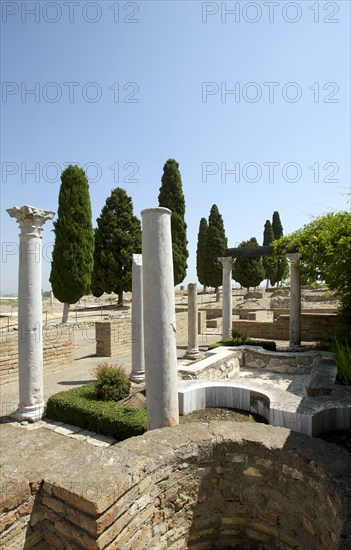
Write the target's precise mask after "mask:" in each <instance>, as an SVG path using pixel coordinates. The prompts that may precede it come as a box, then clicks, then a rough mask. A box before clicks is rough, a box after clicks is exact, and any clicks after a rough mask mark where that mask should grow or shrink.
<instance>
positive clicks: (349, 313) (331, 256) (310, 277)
mask: <svg viewBox="0 0 351 550" xmlns="http://www.w3.org/2000/svg"><path fill="white" fill-rule="evenodd" d="M274 246H275V251H276V253H277V254H282V253H283V254H284V253H286V252H290V251H293V252H300V253H301V259H300V261H299V268H300V273H301V277H302V280H303V281H304V282H307V283H313V282H315V281H317V282H324V283H325V284H326V285H328V287H329V289H330V290H332V291H333V292H334V293H335V294H336V295H337V296H338V297H339V298H340V301H341V307H340V313H339V318H338V325H337V333H336V336H337V338H338V340H339V341H340V342H344V341H345V340H348V341H349V343H350V341H351V267H350V266H351V212H346V211H344V212H337V213H329V214H326V215H324V216H320V217H318V218H316V219H315V220H313V221H312V222H311V223H309V224H307V225H305V226H304V227H303V228H302V229H299V230H297V231H295V232H294V233H292V234H291V235H288V236H286V237H282V238H280V239H279V240H277V241H275V242H274Z"/></svg>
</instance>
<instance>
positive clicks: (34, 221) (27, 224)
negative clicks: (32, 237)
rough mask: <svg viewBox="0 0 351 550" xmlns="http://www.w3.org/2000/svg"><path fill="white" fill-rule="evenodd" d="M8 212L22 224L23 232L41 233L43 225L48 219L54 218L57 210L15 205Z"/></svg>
mask: <svg viewBox="0 0 351 550" xmlns="http://www.w3.org/2000/svg"><path fill="white" fill-rule="evenodd" d="M7 212H8V214H9V216H11V218H15V219H16V221H17V223H18V225H19V226H20V229H21V233H33V234H36V235H37V236H39V235H40V233H41V230H42V227H43V225H44V223H45V222H46V221H47V220H52V218H53V217H54V215H55V212H52V211H51V210H41V209H40V208H35V207H34V206H28V205H25V206H21V207H19V206H14V207H13V208H8V209H7Z"/></svg>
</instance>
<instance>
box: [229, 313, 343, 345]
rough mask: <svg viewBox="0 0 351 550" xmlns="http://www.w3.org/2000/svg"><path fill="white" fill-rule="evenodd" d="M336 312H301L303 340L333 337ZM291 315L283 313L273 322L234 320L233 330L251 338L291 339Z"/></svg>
mask: <svg viewBox="0 0 351 550" xmlns="http://www.w3.org/2000/svg"><path fill="white" fill-rule="evenodd" d="M335 321H336V315H334V314H326V313H323V314H310V313H302V314H301V339H302V340H303V341H318V340H328V339H330V338H331V337H332V335H333V332H334V327H335ZM289 322H290V316H289V315H281V316H280V317H278V319H276V320H275V321H274V322H273V323H270V322H258V321H245V320H239V321H233V325H232V326H233V330H237V331H239V332H242V333H243V334H246V335H247V336H249V337H251V338H264V339H269V340H289Z"/></svg>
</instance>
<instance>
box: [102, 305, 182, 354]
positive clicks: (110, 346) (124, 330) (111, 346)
mask: <svg viewBox="0 0 351 550" xmlns="http://www.w3.org/2000/svg"><path fill="white" fill-rule="evenodd" d="M176 329H177V343H178V344H180V343H182V344H184V343H186V342H187V341H188V312H187V311H178V312H177V313H176ZM95 337H96V355H97V356H98V357H116V356H117V357H118V356H119V355H128V354H130V353H131V352H132V341H133V340H134V339H137V338H139V331H138V327H137V326H133V325H132V322H131V319H114V320H112V321H96V323H95Z"/></svg>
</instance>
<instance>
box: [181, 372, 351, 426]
mask: <svg viewBox="0 0 351 550" xmlns="http://www.w3.org/2000/svg"><path fill="white" fill-rule="evenodd" d="M178 398H179V413H180V414H188V413H190V412H193V411H195V410H198V409H205V408H208V407H227V408H237V409H241V410H244V411H248V412H251V413H255V414H259V415H261V416H263V417H264V418H265V419H266V420H267V421H268V422H269V424H271V425H272V426H282V427H284V428H288V429H291V430H294V431H297V432H300V433H303V434H306V435H310V436H316V435H318V434H320V433H323V432H325V431H330V430H344V429H348V428H349V427H350V426H351V399H350V398H351V388H348V387H345V388H342V387H339V388H337V389H336V390H335V392H334V391H333V392H332V394H331V395H330V396H322V397H317V398H311V397H309V396H307V397H301V396H298V395H295V394H293V393H290V392H289V391H285V390H282V389H279V388H274V387H272V386H270V385H268V384H265V383H263V382H258V381H252V380H245V379H237V380H225V381H221V380H216V381H208V380H207V381H206V380H182V381H179V387H178Z"/></svg>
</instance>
